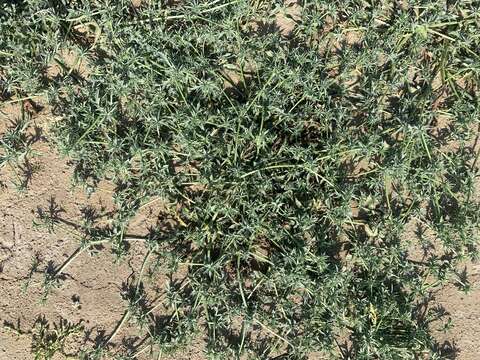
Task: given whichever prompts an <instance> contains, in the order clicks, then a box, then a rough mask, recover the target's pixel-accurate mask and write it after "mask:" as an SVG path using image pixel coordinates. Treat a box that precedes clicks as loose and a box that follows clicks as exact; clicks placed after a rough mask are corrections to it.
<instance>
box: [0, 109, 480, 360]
mask: <svg viewBox="0 0 480 360" xmlns="http://www.w3.org/2000/svg"><path fill="white" fill-rule="evenodd" d="M2 109H3V110H4V112H3V113H0V133H3V132H4V131H5V129H6V127H7V126H9V123H10V121H11V120H12V119H14V118H15V117H16V116H19V112H18V106H15V105H9V106H8V107H3V108H2ZM33 121H34V125H35V126H38V127H39V129H42V130H41V131H40V130H39V132H41V136H38V137H37V139H36V140H35V143H34V144H33V148H34V150H36V152H37V153H38V156H35V157H34V158H33V160H32V164H33V165H35V166H36V167H38V170H37V171H36V172H35V173H34V174H33V176H32V178H31V181H30V182H29V184H28V188H27V190H26V191H24V192H18V191H17V190H16V188H15V186H14V185H13V184H12V182H11V180H12V178H13V173H12V171H11V170H10V169H9V168H8V167H4V168H2V169H1V170H0V184H1V187H0V360H4V359H5V360H7V359H16V360H22V359H33V358H34V356H33V355H32V353H31V347H32V344H33V343H32V328H33V329H35V324H37V326H38V324H39V322H40V321H44V322H45V323H47V324H48V326H49V327H50V329H53V328H54V326H55V325H57V326H58V325H59V324H60V322H62V321H68V322H69V323H71V324H80V323H81V324H82V325H83V327H84V331H82V332H81V333H79V334H78V335H73V336H70V337H69V338H68V340H67V346H66V352H67V353H71V354H74V353H76V352H77V351H78V349H81V348H91V347H92V346H95V344H99V343H101V342H102V341H104V340H105V338H106V337H108V336H109V334H111V332H112V331H113V329H114V328H115V326H116V324H117V323H118V321H119V320H120V319H121V317H122V315H123V313H124V311H125V308H126V302H125V301H124V300H123V299H122V288H123V286H124V281H125V279H128V278H129V277H131V276H133V275H134V274H135V273H138V271H139V269H140V266H141V263H142V260H143V257H144V255H145V249H144V247H143V245H142V244H141V243H136V244H135V243H133V244H132V247H133V248H132V251H130V253H129V254H130V255H129V256H127V257H126V258H124V259H122V260H121V261H116V259H115V257H114V255H112V254H111V252H110V251H109V249H104V250H103V251H100V252H98V253H97V254H96V255H95V256H91V255H89V254H88V253H83V254H81V255H80V256H79V257H78V258H77V259H76V261H74V262H73V263H72V264H71V265H70V266H69V267H68V268H67V269H66V270H65V277H64V280H63V281H62V283H61V287H60V288H58V289H54V290H53V291H52V293H51V294H50V296H49V297H48V299H47V301H46V302H45V303H42V302H41V299H42V283H43V280H44V275H43V273H44V271H45V269H46V267H47V266H49V264H50V266H51V265H54V266H58V264H61V263H62V262H63V261H64V260H65V259H67V258H68V256H69V255H70V254H71V253H72V252H74V251H75V250H76V248H77V247H78V244H79V243H78V239H77V238H76V236H75V234H74V233H72V231H71V229H70V227H68V226H65V227H63V228H62V229H59V230H57V231H56V232H54V233H50V232H49V231H48V230H47V229H44V228H38V227H35V226H34V221H38V212H39V211H41V210H40V209H42V210H43V211H45V210H47V209H48V208H49V206H50V205H51V204H55V206H57V207H58V209H59V210H60V212H59V216H60V218H62V219H64V220H66V221H68V222H70V223H73V224H78V223H79V222H80V221H81V219H82V210H83V209H84V208H85V206H87V205H88V206H91V207H93V208H95V209H96V210H97V212H98V213H99V214H100V217H99V220H98V221H107V220H108V216H109V212H110V211H112V210H113V209H114V206H113V204H112V202H111V192H110V191H109V189H108V184H105V185H102V190H100V191H98V192H96V193H95V194H93V195H92V196H91V197H87V196H86V195H85V193H84V192H83V190H82V189H79V188H73V187H72V185H71V175H72V168H71V167H70V166H69V165H68V163H67V160H66V159H62V158H61V157H60V156H59V154H58V153H57V152H56V151H55V150H54V149H53V148H52V147H51V146H50V145H49V134H48V131H46V130H45V129H46V128H47V124H48V122H49V121H50V118H49V113H48V111H46V110H42V111H40V112H38V113H36V114H34V117H33ZM157 206H160V205H155V204H154V205H152V208H150V209H147V210H148V211H144V212H142V214H140V216H139V217H138V218H136V219H135V220H134V221H133V226H132V231H133V232H135V233H137V234H139V235H141V234H142V233H145V231H146V229H147V225H148V221H149V218H150V217H152V216H153V217H155V211H156V210H157V209H156V207H157ZM35 258H36V259H38V260H39V263H40V265H39V267H38V269H37V271H36V272H34V273H33V276H32V278H31V281H30V282H29V286H28V288H26V289H25V284H26V282H27V280H28V274H29V272H30V269H31V266H32V261H33V259H35ZM467 270H468V273H469V274H470V278H469V281H470V283H471V292H470V293H469V294H468V295H467V294H464V293H462V292H459V291H458V289H457V288H456V287H455V286H454V285H449V286H447V287H446V288H444V289H443V290H441V291H440V292H438V293H437V294H436V296H435V299H434V300H433V302H432V306H437V307H441V308H443V309H444V311H445V314H446V317H447V318H448V317H450V318H451V319H452V322H453V324H454V327H453V328H452V329H451V330H450V331H448V332H447V333H443V332H441V331H438V330H437V329H436V328H435V326H436V324H433V326H434V328H433V330H434V331H435V334H436V337H437V339H438V341H439V343H440V344H441V346H442V348H443V349H444V350H445V352H446V353H448V354H450V355H449V358H455V359H460V360H476V359H478V358H479V356H480V341H479V340H478V335H479V334H480V265H469V267H468V269H467ZM165 283H166V279H165V278H162V277H161V276H160V277H159V278H156V279H155V280H154V283H151V284H149V286H150V288H151V289H152V291H153V292H154V291H155V289H161V288H163V287H164V286H165ZM438 326H440V322H439V325H438ZM141 340H142V334H140V333H138V332H137V330H135V328H134V327H133V326H131V325H129V324H127V325H126V326H124V327H122V329H121V330H120V332H119V333H118V334H117V335H116V337H115V338H114V339H113V341H112V346H111V348H112V350H113V351H114V352H115V351H122V350H125V349H129V348H136V347H137V345H139V344H140V343H141ZM140 348H141V347H140ZM65 358H67V357H65V356H57V355H56V356H55V357H54V359H65ZM74 358H75V357H74ZM136 358H137V359H149V358H151V356H150V355H148V352H144V353H142V354H141V355H139V356H138V357H136ZM165 358H166V357H162V359H165ZM203 358H205V357H204V355H203V352H202V346H199V345H196V346H193V347H192V348H191V349H190V350H189V351H187V352H185V353H183V354H181V355H179V356H176V357H175V359H177V360H182V359H194V360H195V359H203Z"/></svg>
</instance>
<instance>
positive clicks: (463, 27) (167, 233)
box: [0, 0, 480, 359]
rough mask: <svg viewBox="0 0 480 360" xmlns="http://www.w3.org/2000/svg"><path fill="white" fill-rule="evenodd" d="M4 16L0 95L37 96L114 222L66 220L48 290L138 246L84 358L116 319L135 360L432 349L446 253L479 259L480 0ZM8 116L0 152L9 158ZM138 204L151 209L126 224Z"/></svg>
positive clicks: (450, 257) (395, 354)
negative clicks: (66, 235)
mask: <svg viewBox="0 0 480 360" xmlns="http://www.w3.org/2000/svg"><path fill="white" fill-rule="evenodd" d="M0 11H1V15H0V19H1V20H0V33H1V37H0V81H1V82H0V91H1V93H0V95H1V96H2V98H3V99H5V101H12V100H14V101H23V100H22V99H29V101H30V102H33V103H34V102H35V101H36V99H37V97H42V98H44V99H48V103H49V106H50V107H51V109H52V122H51V127H52V131H53V133H54V134H55V143H56V145H57V146H58V149H60V151H61V152H62V153H63V154H64V155H65V156H67V157H68V158H69V159H71V161H72V162H73V164H74V166H75V175H74V180H75V182H76V183H79V184H82V185H83V186H85V187H86V190H87V191H90V192H92V191H95V189H96V187H97V186H98V184H99V182H101V181H105V180H106V181H108V182H110V183H112V184H114V186H115V191H114V193H113V198H114V201H115V206H116V212H115V214H114V216H113V218H112V220H111V222H110V223H109V224H108V226H102V227H99V226H97V224H95V222H94V221H86V222H85V224H83V225H82V226H80V227H78V228H77V230H79V231H80V232H79V234H80V235H81V242H80V243H79V248H78V250H77V251H76V252H75V253H73V254H72V256H71V257H70V258H68V259H67V260H66V261H65V262H64V263H63V264H61V263H59V264H57V267H56V268H55V269H53V270H51V271H47V273H46V279H45V290H46V291H48V290H49V289H51V287H52V286H61V274H62V273H63V272H65V271H68V269H69V265H70V264H71V263H72V262H73V261H74V260H75V258H76V257H77V256H78V255H80V254H81V253H83V252H85V251H89V250H91V249H93V248H94V247H95V246H97V245H99V244H109V245H110V246H111V248H112V250H113V251H114V252H115V253H116V254H117V255H118V256H119V257H120V258H121V257H122V256H124V255H125V254H126V253H127V252H128V251H129V248H130V246H129V244H130V242H131V241H142V242H143V243H144V244H145V247H146V249H147V255H146V256H145V259H144V261H143V265H142V268H141V270H140V271H139V273H138V274H137V276H136V277H135V278H134V279H130V280H129V289H128V290H127V291H126V292H125V295H124V296H125V298H126V300H127V301H128V307H127V308H126V310H125V314H124V316H123V318H122V319H121V321H120V322H119V324H118V327H117V328H116V329H114V330H113V332H112V334H111V336H110V338H107V339H106V340H105V341H104V342H103V343H102V344H99V345H98V346H97V347H96V348H95V349H91V351H87V352H86V353H85V354H84V355H82V356H83V357H85V358H101V357H102V356H109V355H107V354H108V351H109V343H110V340H111V339H112V338H113V337H114V336H115V335H116V333H117V331H118V330H119V329H120V328H121V327H122V326H123V325H124V324H125V323H126V322H130V323H133V324H136V325H137V327H138V332H139V334H142V335H143V336H145V341H144V343H143V344H144V345H143V346H144V348H143V350H142V349H138V350H137V351H143V352H144V353H151V354H152V358H153V356H155V358H156V357H157V356H161V354H168V353H175V352H177V351H178V352H180V353H181V351H182V349H183V348H184V347H186V346H188V344H189V343H190V342H191V341H192V340H193V339H198V338H200V339H204V340H205V342H206V347H205V353H206V355H205V356H206V357H209V358H220V359H231V358H259V359H287V358H288V359H306V358H308V357H309V356H310V358H322V357H323V358H344V359H347V358H354V359H413V358H441V357H442V356H443V355H442V353H441V351H440V350H439V349H438V347H437V344H436V342H435V339H434V337H433V336H432V333H431V330H432V329H431V327H430V322H431V321H432V320H433V319H435V318H436V314H435V313H434V312H433V310H432V309H430V308H428V305H426V301H427V299H428V298H429V294H430V293H431V291H432V290H434V289H436V288H438V287H439V286H441V285H442V284H444V283H446V282H447V281H448V280H449V279H452V278H453V279H454V281H456V282H457V283H458V285H459V287H461V288H462V289H463V290H466V291H467V290H468V282H467V281H465V280H464V279H463V278H462V277H461V276H459V275H458V274H457V273H456V269H457V265H458V264H459V262H461V261H464V260H466V259H469V258H470V259H474V258H475V257H476V256H477V254H478V250H477V245H478V224H479V214H480V212H479V203H478V194H476V193H475V182H476V177H477V174H478V146H477V139H476V137H478V134H479V130H478V126H479V124H480V123H479V116H480V106H479V104H478V95H479V92H480V86H479V85H480V54H479V52H478V49H480V36H479V34H480V32H479V28H480V15H479V14H480V3H479V2H478V1H469V0H464V1H432V0H412V1H364V0H345V1H333V0H330V1H325V0H304V1H298V2H297V1H279V0H277V1H261V0H233V1H219V0H210V1H203V0H202V1H200V0H185V1H174V2H172V1H138V2H134V3H132V2H130V1H126V0H119V1H107V0H103V1H64V0H50V1H46V0H29V1H6V2H3V3H2V5H0ZM22 124H23V123H20V124H19V125H18V126H17V127H16V128H15V129H14V130H13V131H11V132H9V133H8V134H7V135H5V136H4V137H3V140H2V141H1V142H0V144H1V146H2V149H4V150H5V155H2V157H1V158H0V161H1V162H0V164H3V163H10V162H11V161H14V160H11V159H16V158H17V157H18V156H20V157H22V156H24V155H23V151H24V150H23V149H24V146H23V143H24V142H25V140H22V139H23V138H22V137H21V136H20V135H18V134H17V132H18V131H20V130H21V129H22V127H23V125H22ZM154 202H157V204H159V205H158V207H159V209H160V208H161V209H163V210H162V211H161V213H160V216H159V221H158V222H157V225H156V226H153V227H151V228H150V229H149V235H148V236H147V237H145V238H135V237H133V236H132V235H130V234H129V223H130V221H131V219H133V218H134V217H135V215H136V214H137V213H138V211H139V210H140V209H141V208H142V207H144V206H146V205H147V204H152V203H154ZM50 215H52V214H50ZM40 220H42V221H43V222H44V223H46V224H47V225H48V226H49V227H51V229H52V230H54V228H55V223H56V222H55V217H54V216H53V215H52V216H49V214H43V217H42V219H40ZM157 274H167V276H168V278H169V279H170V281H169V282H168V283H167V284H166V285H165V287H164V289H163V292H162V293H161V294H157V296H153V295H152V294H150V293H148V292H147V291H146V290H145V287H144V286H143V284H144V282H145V281H147V278H154V277H155V276H156V275H157ZM47 301H48V299H47ZM160 310H161V315H158V314H157V311H160ZM42 344H43V343H42ZM42 346H43V345H42ZM48 348H49V349H50V348H51V346H50V345H48ZM45 353H48V351H47V352H45ZM134 355H135V354H134V353H131V354H123V355H121V356H124V357H125V358H133V356H134Z"/></svg>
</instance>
